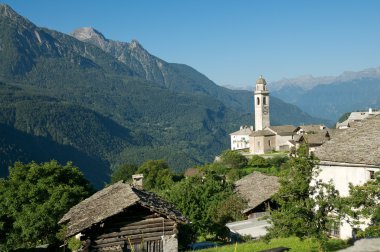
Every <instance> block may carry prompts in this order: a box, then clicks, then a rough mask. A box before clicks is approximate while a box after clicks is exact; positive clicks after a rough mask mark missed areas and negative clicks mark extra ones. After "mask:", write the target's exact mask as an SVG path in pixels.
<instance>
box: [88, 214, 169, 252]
mask: <svg viewBox="0 0 380 252" xmlns="http://www.w3.org/2000/svg"><path fill="white" fill-rule="evenodd" d="M175 232H176V223H175V221H172V220H170V219H167V218H164V217H161V216H159V215H158V214H150V215H142V216H136V215H135V216H133V217H130V216H125V215H124V216H123V215H119V216H117V217H116V218H112V219H110V220H109V221H106V222H105V223H104V224H103V227H102V228H98V229H97V230H96V231H95V232H93V233H92V234H91V236H90V237H91V238H90V240H91V251H131V248H130V247H131V245H132V246H133V247H134V251H135V252H138V251H143V249H144V251H148V252H160V251H162V241H161V236H163V235H173V234H174V233H175ZM117 248H120V249H117Z"/></svg>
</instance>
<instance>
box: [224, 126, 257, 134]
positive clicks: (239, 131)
mask: <svg viewBox="0 0 380 252" xmlns="http://www.w3.org/2000/svg"><path fill="white" fill-rule="evenodd" d="M252 132H253V130H251V128H250V127H243V128H242V129H240V130H238V131H235V132H233V133H231V134H230V135H243V136H245V135H248V136H249V135H250V134H251V133H252Z"/></svg>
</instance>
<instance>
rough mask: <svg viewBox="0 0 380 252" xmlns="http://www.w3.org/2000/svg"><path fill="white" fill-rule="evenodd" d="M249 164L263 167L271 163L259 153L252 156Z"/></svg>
mask: <svg viewBox="0 0 380 252" xmlns="http://www.w3.org/2000/svg"><path fill="white" fill-rule="evenodd" d="M248 165H250V166H253V167H259V168H263V167H268V166H269V165H270V164H269V163H268V161H267V160H266V159H265V158H263V157H261V156H259V155H253V156H252V158H251V159H250V160H249V161H248Z"/></svg>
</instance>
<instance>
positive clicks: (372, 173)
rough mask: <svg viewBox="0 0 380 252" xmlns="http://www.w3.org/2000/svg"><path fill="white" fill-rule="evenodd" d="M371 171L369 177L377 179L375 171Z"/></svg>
mask: <svg viewBox="0 0 380 252" xmlns="http://www.w3.org/2000/svg"><path fill="white" fill-rule="evenodd" d="M368 172H369V179H375V171H368Z"/></svg>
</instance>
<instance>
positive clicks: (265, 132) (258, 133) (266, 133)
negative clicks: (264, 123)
mask: <svg viewBox="0 0 380 252" xmlns="http://www.w3.org/2000/svg"><path fill="white" fill-rule="evenodd" d="M275 135H276V134H275V133H273V132H272V131H270V130H257V131H254V132H252V133H251V134H250V135H249V136H254V137H257V136H275Z"/></svg>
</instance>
